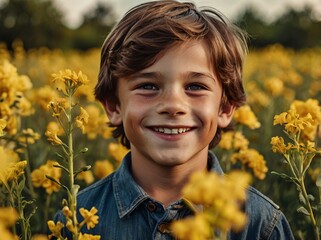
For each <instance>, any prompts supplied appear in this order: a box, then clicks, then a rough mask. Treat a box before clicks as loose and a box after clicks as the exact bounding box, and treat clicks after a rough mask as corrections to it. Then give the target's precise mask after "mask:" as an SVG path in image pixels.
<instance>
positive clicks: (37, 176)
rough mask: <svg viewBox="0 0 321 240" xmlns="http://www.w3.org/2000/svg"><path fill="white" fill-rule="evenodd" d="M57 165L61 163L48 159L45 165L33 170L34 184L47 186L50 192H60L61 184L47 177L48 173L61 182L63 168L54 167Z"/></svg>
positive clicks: (32, 179)
mask: <svg viewBox="0 0 321 240" xmlns="http://www.w3.org/2000/svg"><path fill="white" fill-rule="evenodd" d="M55 165H59V163H58V162H56V161H52V160H48V161H47V162H46V164H45V165H42V166H40V167H39V168H37V169H35V170H33V171H32V173H31V181H32V184H33V185H34V186H35V187H43V188H45V189H46V192H47V193H48V194H52V192H58V191H59V190H60V188H61V186H60V185H59V184H57V183H55V182H53V181H52V180H50V179H48V178H47V177H46V175H47V176H50V177H51V178H53V179H55V180H56V181H58V182H59V179H60V178H61V168H58V167H54V166H55Z"/></svg>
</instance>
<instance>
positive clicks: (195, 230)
mask: <svg viewBox="0 0 321 240" xmlns="http://www.w3.org/2000/svg"><path fill="white" fill-rule="evenodd" d="M171 230H172V231H173V233H174V234H173V235H174V236H175V237H176V238H177V239H182V240H204V239H209V238H210V237H211V236H212V234H213V232H212V231H213V230H212V228H211V226H210V224H209V223H208V221H207V219H206V216H205V214H196V215H195V217H188V218H185V219H182V220H179V221H174V222H173V223H172V225H171Z"/></svg>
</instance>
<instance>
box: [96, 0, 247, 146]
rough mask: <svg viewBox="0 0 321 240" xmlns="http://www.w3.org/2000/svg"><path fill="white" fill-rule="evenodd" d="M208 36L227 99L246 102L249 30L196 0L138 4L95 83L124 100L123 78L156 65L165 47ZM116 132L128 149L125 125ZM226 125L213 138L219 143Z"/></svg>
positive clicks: (103, 93) (100, 94) (102, 93)
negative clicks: (119, 92) (120, 85)
mask: <svg viewBox="0 0 321 240" xmlns="http://www.w3.org/2000/svg"><path fill="white" fill-rule="evenodd" d="M193 40H201V41H204V42H205V44H206V46H207V50H208V55H209V57H210V60H211V64H212V67H213V69H214V71H215V75H216V76H217V78H218V79H219V81H220V82H221V84H222V88H223V96H222V104H231V105H234V106H236V107H239V106H241V105H242V104H243V103H244V102H245V100H246V97H245V92H244V89H243V84H242V68H243V61H244V57H245V54H246V52H247V44H246V40H245V34H244V33H243V32H242V31H241V30H240V29H239V28H237V27H236V26H235V25H233V24H232V23H230V22H229V21H228V20H227V19H226V18H225V16H224V15H223V14H221V13H220V12H218V11H217V10H215V9H212V8H203V9H202V8H200V9H197V8H196V6H195V5H194V4H193V3H190V2H183V3H182V2H177V1H175V0H161V1H153V2H147V3H143V4H141V5H138V6H136V7H134V8H132V9H131V10H130V11H129V12H127V13H126V14H125V16H124V17H123V18H122V19H121V20H120V21H119V22H118V24H116V25H115V27H114V28H113V30H112V31H111V32H110V34H109V35H108V36H107V38H106V40H105V42H104V44H103V46H102V50H101V62H100V72H99V76H98V83H97V85H96V87H95V96H96V98H97V100H99V101H100V102H101V103H103V104H104V105H105V103H106V101H114V102H116V103H117V102H118V99H117V94H116V92H117V80H118V79H119V78H122V77H128V76H130V75H132V74H134V73H137V72H139V71H141V70H143V69H145V68H147V67H150V66H151V65H153V64H154V63H155V62H156V61H157V60H158V59H159V58H160V54H162V53H163V52H164V50H166V49H168V48H170V47H172V46H173V45H175V44H177V43H179V42H186V41H193ZM113 127H116V128H115V130H114V131H113V136H114V137H115V138H118V137H120V138H121V142H122V144H123V145H124V146H126V147H127V148H129V147H130V143H129V141H128V139H127V138H126V135H125V132H124V129H123V126H122V125H120V126H113ZM220 138H221V129H218V130H217V133H216V135H215V137H214V139H213V140H212V142H211V144H210V147H213V146H215V145H216V144H217V143H218V141H219V140H220Z"/></svg>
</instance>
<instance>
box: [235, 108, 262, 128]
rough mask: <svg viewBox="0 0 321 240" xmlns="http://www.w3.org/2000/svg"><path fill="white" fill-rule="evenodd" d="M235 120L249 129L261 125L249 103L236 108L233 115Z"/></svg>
mask: <svg viewBox="0 0 321 240" xmlns="http://www.w3.org/2000/svg"><path fill="white" fill-rule="evenodd" d="M233 119H234V121H235V122H237V123H239V124H242V125H245V126H247V127H249V128H250V129H256V128H259V127H260V126H261V124H260V122H259V121H258V120H257V118H256V116H255V114H254V113H253V111H252V109H251V107H250V106H249V105H244V106H241V107H240V108H238V109H237V110H236V111H235V113H234V116H233Z"/></svg>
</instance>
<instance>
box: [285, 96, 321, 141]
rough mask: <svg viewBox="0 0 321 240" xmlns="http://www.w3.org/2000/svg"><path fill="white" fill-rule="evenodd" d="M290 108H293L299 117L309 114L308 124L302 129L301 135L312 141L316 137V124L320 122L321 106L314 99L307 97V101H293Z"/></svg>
mask: <svg viewBox="0 0 321 240" xmlns="http://www.w3.org/2000/svg"><path fill="white" fill-rule="evenodd" d="M290 109H293V110H295V112H296V113H297V114H299V116H300V118H304V117H306V116H308V115H310V116H311V118H312V119H311V121H310V123H311V124H310V125H307V126H305V127H304V128H303V129H302V135H303V136H302V137H303V138H307V139H308V140H311V141H313V140H314V139H315V137H316V133H317V126H318V125H320V124H321V107H320V106H319V102H318V100H316V99H308V100H307V101H305V102H303V101H298V100H296V101H293V103H292V104H291V106H290Z"/></svg>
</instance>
